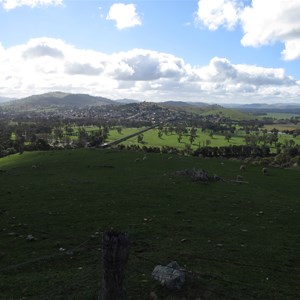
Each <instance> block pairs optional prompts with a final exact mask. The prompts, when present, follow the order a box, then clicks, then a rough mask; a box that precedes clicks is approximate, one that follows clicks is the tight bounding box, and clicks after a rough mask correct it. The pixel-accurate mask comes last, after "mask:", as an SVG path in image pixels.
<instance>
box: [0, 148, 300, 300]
mask: <svg viewBox="0 0 300 300" xmlns="http://www.w3.org/2000/svg"><path fill="white" fill-rule="evenodd" d="M143 155H144V154H143V153H133V152H126V151H124V152H118V151H116V150H73V151H72V150H64V151H51V152H31V153H24V154H22V155H14V156H9V157H5V158H1V159H0V170H1V172H0V181H1V185H0V197H1V204H0V229H1V235H0V262H1V266H0V271H1V272H0V299H21V298H23V297H24V298H23V299H97V295H98V292H99V289H100V287H101V274H102V262H101V232H103V231H105V230H107V229H109V228H111V227H113V228H115V229H119V230H122V231H126V232H128V233H129V235H130V238H131V249H130V257H129V262H128V267H127V272H126V286H127V290H128V299H132V300H133V299H135V300H136V299H150V297H149V294H150V292H153V291H154V292H155V293H156V294H157V296H158V298H159V299H183V298H184V299H198V298H200V297H201V299H241V300H248V299H253V300H254V299H285V300H289V299H295V300H296V299H299V298H300V289H299V280H300V260H299V246H300V245H299V216H298V212H299V211H300V203H299V188H298V184H299V180H300V172H299V170H296V169H294V170H283V169H272V168H270V169H269V175H268V176H263V175H262V174H261V167H258V166H252V165H249V166H247V169H246V171H245V173H244V174H243V176H244V178H245V181H247V182H248V184H236V183H232V182H213V183H210V184H203V183H202V184H201V183H195V182H192V181H190V180H189V179H188V178H185V177H174V176H172V174H173V172H174V171H176V170H183V169H190V168H193V167H196V168H200V167H201V168H204V169H205V170H206V171H208V172H209V173H210V174H214V173H216V174H218V175H220V176H222V177H223V178H224V179H234V178H235V177H236V176H237V174H239V173H240V171H239V166H240V164H241V163H240V162H238V161H230V160H219V159H199V158H194V157H183V156H173V157H170V156H169V155H161V154H148V155H147V159H146V160H142V159H141V160H140V161H138V162H135V160H136V158H142V157H143ZM28 235H32V236H33V237H34V238H36V240H34V241H28V240H26V237H27V236H28ZM64 249H65V251H63V250H64ZM71 249H72V253H71V252H70V253H69V255H61V254H62V253H66V252H67V251H68V250H71ZM44 256H46V257H45V258H44V259H40V260H38V261H35V260H36V259H37V258H41V257H44ZM171 260H176V261H177V262H178V263H179V264H180V265H181V266H182V267H184V268H186V269H187V270H190V271H193V272H197V276H194V277H193V278H188V279H187V282H186V285H185V287H184V289H183V290H182V291H181V292H180V293H178V294H173V293H171V292H168V291H166V290H165V289H164V288H161V287H160V286H159V285H158V284H157V283H156V282H155V281H154V280H153V279H152V278H151V272H152V270H153V268H154V267H155V265H156V264H167V263H169V262H170V261H171ZM23 262H27V263H25V264H22V263H23ZM14 265H18V267H12V268H10V269H9V268H7V267H9V266H14ZM203 294H204V295H203Z"/></svg>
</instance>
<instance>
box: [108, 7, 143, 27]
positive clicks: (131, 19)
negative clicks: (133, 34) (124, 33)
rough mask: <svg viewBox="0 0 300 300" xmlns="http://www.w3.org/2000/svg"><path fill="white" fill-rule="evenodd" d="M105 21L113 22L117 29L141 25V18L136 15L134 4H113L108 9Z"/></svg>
mask: <svg viewBox="0 0 300 300" xmlns="http://www.w3.org/2000/svg"><path fill="white" fill-rule="evenodd" d="M106 19H107V20H112V21H115V22H116V26H117V28H118V29H125V28H129V27H134V26H139V25H142V22H141V18H140V16H139V15H138V14H137V12H136V7H135V5H134V4H124V3H115V4H113V5H112V6H111V7H110V9H109V12H108V15H107V17H106Z"/></svg>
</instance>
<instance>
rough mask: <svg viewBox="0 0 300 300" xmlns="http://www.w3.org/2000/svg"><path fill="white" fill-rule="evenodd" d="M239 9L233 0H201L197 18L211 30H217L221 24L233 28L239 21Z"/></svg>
mask: <svg viewBox="0 0 300 300" xmlns="http://www.w3.org/2000/svg"><path fill="white" fill-rule="evenodd" d="M238 11H239V9H238V5H237V3H236V1H233V0H199V1H198V11H197V12H196V19H197V20H198V21H200V22H202V23H203V24H204V25H205V26H206V27H208V29H209V30H217V29H218V28H219V27H220V26H224V27H226V28H228V29H233V27H234V26H235V25H236V23H237V22H238Z"/></svg>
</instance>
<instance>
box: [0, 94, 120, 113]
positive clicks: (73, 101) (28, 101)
mask: <svg viewBox="0 0 300 300" xmlns="http://www.w3.org/2000/svg"><path fill="white" fill-rule="evenodd" d="M113 104H116V102H115V101H113V100H110V99H107V98H103V97H95V96H90V95H87V94H70V93H63V92H51V93H46V94H41V95H34V96H29V97H26V98H22V99H18V100H15V101H14V102H7V103H5V104H4V105H7V106H11V107H13V108H14V109H22V110H35V109H48V108H54V107H56V108H57V107H58V108H59V107H85V106H101V105H113Z"/></svg>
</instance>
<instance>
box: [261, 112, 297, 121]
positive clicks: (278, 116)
mask: <svg viewBox="0 0 300 300" xmlns="http://www.w3.org/2000/svg"><path fill="white" fill-rule="evenodd" d="M263 117H270V118H274V119H277V120H285V119H290V118H292V117H300V115H299V114H289V113H267V114H266V115H265V116H262V118H263Z"/></svg>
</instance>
